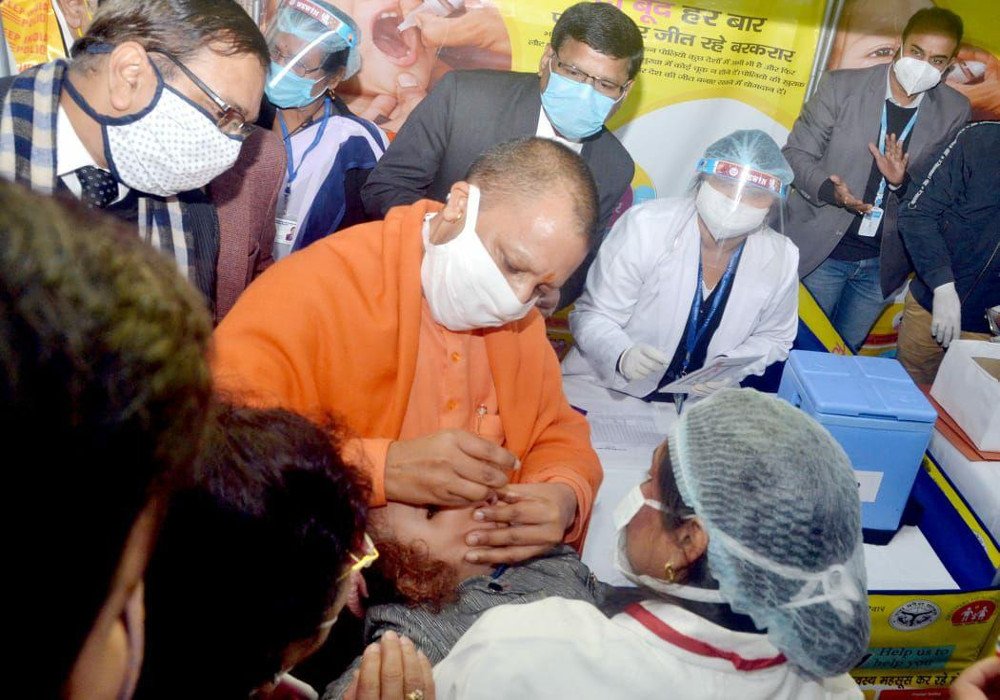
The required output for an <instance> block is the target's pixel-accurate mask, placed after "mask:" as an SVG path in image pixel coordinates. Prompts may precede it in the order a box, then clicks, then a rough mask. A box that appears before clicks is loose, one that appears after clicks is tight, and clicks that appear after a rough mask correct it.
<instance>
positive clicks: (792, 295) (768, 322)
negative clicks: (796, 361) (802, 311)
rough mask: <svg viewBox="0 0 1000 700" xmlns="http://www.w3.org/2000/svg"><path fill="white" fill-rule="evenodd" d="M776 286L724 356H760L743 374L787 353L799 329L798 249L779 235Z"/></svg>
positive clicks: (760, 371) (757, 370)
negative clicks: (743, 335) (746, 332)
mask: <svg viewBox="0 0 1000 700" xmlns="http://www.w3.org/2000/svg"><path fill="white" fill-rule="evenodd" d="M782 242H783V243H784V249H783V250H782V251H781V253H779V255H780V256H781V260H780V262H779V270H778V272H779V275H780V277H779V279H778V286H777V288H776V289H775V292H774V294H772V295H771V296H770V297H769V298H768V302H767V304H766V306H765V307H764V309H763V310H762V311H761V314H760V317H759V318H758V321H757V324H756V325H755V326H754V329H753V332H752V333H751V334H750V337H748V338H747V339H746V340H745V341H743V342H742V343H741V344H739V345H737V346H736V347H735V348H733V349H732V350H729V351H728V352H726V353H725V354H724V357H763V358H764V359H762V360H761V361H759V362H755V363H753V364H752V365H750V366H748V367H747V368H746V369H745V371H744V374H743V376H744V377H745V376H748V375H750V374H763V373H764V370H765V369H767V367H768V366H769V365H771V364H773V363H775V362H780V361H781V360H784V359H785V358H787V357H788V351H789V350H791V349H792V343H793V342H795V336H796V334H797V333H798V329H799V274H798V267H799V249H798V248H796V247H795V244H794V243H792V242H791V241H790V240H788V239H787V238H784V237H782Z"/></svg>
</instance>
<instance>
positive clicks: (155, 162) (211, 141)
mask: <svg viewBox="0 0 1000 700" xmlns="http://www.w3.org/2000/svg"><path fill="white" fill-rule="evenodd" d="M154 70H156V68H155V66H154ZM156 78H157V81H158V85H157V89H156V95H155V96H154V97H153V101H152V102H151V103H150V105H149V106H148V107H146V109H144V110H143V111H142V112H140V113H138V114H131V115H129V116H127V117H118V118H116V117H109V116H107V115H104V114H100V113H98V112H96V111H95V110H94V109H93V108H92V107H91V106H90V105H89V104H88V103H87V101H86V100H84V99H83V96H82V95H80V93H79V92H77V91H76V89H75V88H74V87H73V86H72V84H71V83H70V82H69V81H66V85H67V89H68V91H69V93H70V95H71V96H72V97H73V99H74V100H75V101H76V103H77V104H79V105H80V107H81V109H83V111H84V112H86V113H87V115H88V116H89V117H90V118H92V119H93V120H94V121H96V122H97V123H98V124H100V125H101V128H102V130H103V132H104V143H105V151H104V152H105V157H106V159H107V161H108V168H109V169H110V170H111V174H112V175H114V176H115V179H116V180H118V181H119V182H122V183H124V184H125V185H127V186H128V187H131V188H132V189H135V190H139V191H140V192H144V193H146V194H152V195H156V196H157V197H172V196H173V195H175V194H177V193H179V192H187V191H189V190H196V189H199V188H201V187H204V186H205V185H207V184H208V183H210V182H211V181H212V180H214V179H215V178H216V177H218V176H219V175H221V174H222V173H224V172H225V171H227V170H229V169H230V168H231V167H233V164H234V163H236V159H237V158H239V156H240V149H241V148H243V140H242V139H240V138H234V137H230V136H226V135H225V134H223V133H222V132H221V131H220V130H219V127H217V126H216V125H215V124H216V122H215V119H214V118H213V117H212V116H211V115H209V113H208V112H207V111H205V110H204V109H202V108H201V107H198V106H196V105H195V104H194V103H193V102H191V101H190V100H188V99H187V98H186V97H184V96H182V95H181V94H180V93H179V92H177V91H176V90H174V89H173V88H172V87H170V86H169V85H166V84H165V83H164V82H163V77H162V76H161V75H160V72H159V71H158V70H156Z"/></svg>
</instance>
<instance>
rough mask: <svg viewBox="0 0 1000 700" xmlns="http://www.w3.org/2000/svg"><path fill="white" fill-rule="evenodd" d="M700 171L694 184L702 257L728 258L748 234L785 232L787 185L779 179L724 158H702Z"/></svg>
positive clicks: (699, 164)
mask: <svg viewBox="0 0 1000 700" xmlns="http://www.w3.org/2000/svg"><path fill="white" fill-rule="evenodd" d="M697 170H698V177H697V179H696V180H695V183H694V186H693V187H694V197H695V208H696V211H697V213H698V218H699V219H700V221H699V224H700V228H701V231H702V253H703V257H704V256H706V255H707V256H709V257H711V258H712V260H714V259H715V258H718V260H719V261H727V260H730V259H731V257H732V256H731V254H732V252H733V251H734V250H735V249H736V248H738V247H739V246H740V244H741V243H742V242H743V241H745V240H746V237H747V236H749V235H751V234H754V233H757V232H758V231H764V230H768V229H770V230H772V231H776V232H777V233H782V231H783V229H784V217H783V213H782V209H783V206H782V205H783V203H784V201H785V198H786V197H787V195H788V185H787V184H785V183H783V182H782V181H781V179H780V178H778V177H775V176H774V175H771V174H769V173H766V172H763V171H761V170H757V169H754V168H752V167H749V166H746V165H741V164H739V163H736V162H733V161H728V160H724V159H721V158H702V159H701V160H699V161H698V165H697ZM713 254H714V255H713ZM712 260H709V261H708V262H709V263H711V262H712Z"/></svg>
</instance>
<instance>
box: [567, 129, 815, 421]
mask: <svg viewBox="0 0 1000 700" xmlns="http://www.w3.org/2000/svg"><path fill="white" fill-rule="evenodd" d="M791 180H792V169H791V166H789V164H788V162H787V161H786V160H785V158H784V156H782V155H781V149H780V148H779V147H778V145H777V144H776V143H775V142H774V140H773V139H772V138H771V137H770V136H768V135H767V134H765V133H764V132H763V131H758V130H749V131H737V132H734V133H732V134H730V135H728V136H726V137H724V138H722V139H720V140H719V141H717V142H715V143H713V144H712V145H711V146H709V147H708V150H707V151H705V155H704V157H703V158H702V159H701V160H699V161H698V165H697V179H696V181H695V183H694V187H693V188H692V189H693V191H692V195H691V196H688V197H684V198H676V199H657V200H653V201H650V202H646V203H643V204H640V205H638V206H635V207H633V208H632V209H630V210H629V211H628V212H626V213H625V215H624V216H623V217H622V218H621V219H620V220H619V221H618V222H617V223H616V224H615V226H614V228H613V229H612V231H611V233H610V234H609V235H608V238H607V240H606V241H605V242H604V243H603V244H602V245H601V249H600V252H599V253H598V255H597V259H596V260H595V262H594V265H593V266H592V267H591V269H590V273H589V274H588V275H587V284H586V287H585V289H584V292H583V295H582V296H581V297H580V299H579V301H577V303H576V309H575V310H574V311H573V312H572V313H571V314H570V329H571V330H572V332H573V337H574V339H575V341H576V346H575V347H574V348H573V350H571V351H570V353H569V355H567V357H566V360H565V361H564V362H563V374H564V375H566V376H571V375H583V376H586V377H588V378H589V379H591V380H592V381H593V382H594V383H596V384H599V385H601V386H605V387H609V388H611V389H616V390H619V391H623V392H625V393H627V394H631V395H632V396H637V397H640V398H645V399H647V400H658V401H672V400H673V397H672V395H670V394H663V393H660V392H658V391H657V390H658V389H660V388H662V387H664V386H666V385H667V384H669V383H670V382H672V381H674V380H676V379H678V378H680V377H682V376H684V375H685V374H688V373H690V372H693V371H695V370H698V369H701V368H702V367H705V366H708V365H709V364H710V363H712V362H713V361H714V360H716V359H718V358H721V357H726V358H743V359H746V360H748V364H747V365H746V366H745V367H743V368H742V369H740V370H738V371H737V373H736V376H732V377H730V380H729V383H735V382H738V381H739V380H741V379H742V378H743V377H745V376H747V375H749V374H761V373H763V372H764V370H765V368H766V367H767V366H768V365H770V364H771V363H773V362H777V361H779V360H783V359H785V358H786V357H787V356H788V351H789V350H790V349H791V347H792V342H793V340H794V339H795V334H796V332H797V330H798V285H799V280H798V272H797V270H798V261H799V254H798V249H797V248H796V247H795V244H794V243H792V242H791V240H789V239H788V238H786V237H785V236H783V235H781V234H780V233H779V232H778V231H776V230H775V229H774V228H773V227H774V226H777V227H778V228H779V229H780V220H781V216H780V212H781V205H782V203H783V201H784V199H785V197H786V195H787V193H788V186H789V183H790V182H791ZM769 220H770V222H771V223H770V225H769V224H768V221H769ZM717 388H721V386H719V385H715V386H713V385H709V386H708V387H707V389H708V390H712V389H717Z"/></svg>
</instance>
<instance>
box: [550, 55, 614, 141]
mask: <svg viewBox="0 0 1000 700" xmlns="http://www.w3.org/2000/svg"><path fill="white" fill-rule="evenodd" d="M614 106H615V100H612V99H611V98H610V97H608V96H607V95H602V94H601V93H599V92H598V91H597V90H595V89H594V88H593V86H591V85H588V84H587V83H578V82H576V81H575V80H570V79H569V78H565V77H563V76H561V75H559V74H558V73H556V72H555V71H551V70H550V71H549V84H548V86H547V87H546V88H545V92H543V93H542V107H544V108H545V114H546V115H547V116H548V118H549V121H550V122H552V126H554V127H555V128H556V131H558V132H559V133H560V134H561V135H563V136H565V137H566V138H568V139H573V140H575V141H578V140H580V139H585V138H587V137H588V136H593V135H594V134H596V133H597V132H598V131H600V130H601V127H602V126H604V120H605V119H607V118H608V115H609V114H610V113H611V108H612V107H614Z"/></svg>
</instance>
